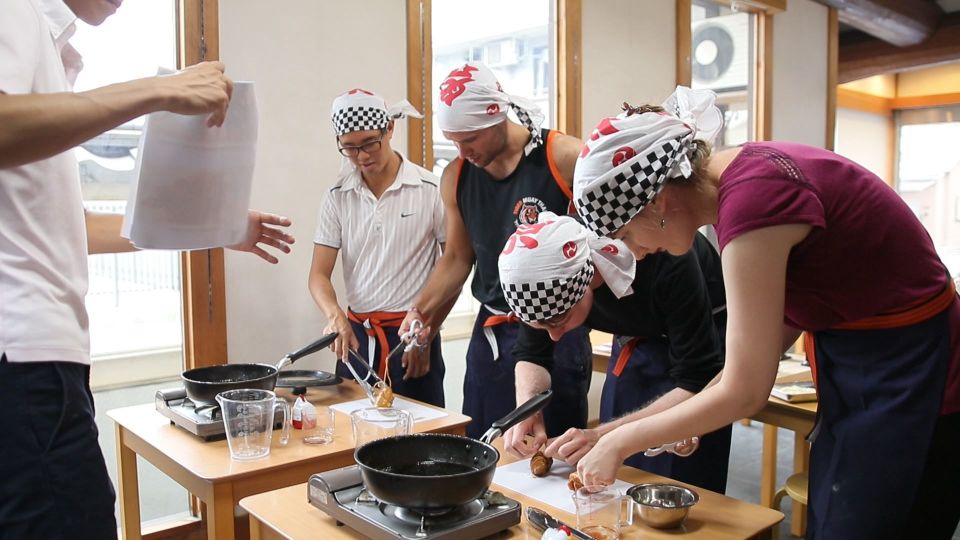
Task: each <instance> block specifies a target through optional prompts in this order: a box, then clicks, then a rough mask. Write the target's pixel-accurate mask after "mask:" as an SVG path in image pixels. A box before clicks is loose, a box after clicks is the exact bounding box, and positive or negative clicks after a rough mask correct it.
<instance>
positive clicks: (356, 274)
mask: <svg viewBox="0 0 960 540" xmlns="http://www.w3.org/2000/svg"><path fill="white" fill-rule="evenodd" d="M408 115H410V116H415V117H421V115H420V114H419V113H418V112H417V111H416V110H415V109H414V108H413V107H412V106H411V105H410V104H409V103H407V102H406V101H402V102H400V103H399V104H397V105H394V106H392V107H389V108H388V107H387V105H386V103H385V102H384V100H383V98H381V97H380V96H377V95H375V94H373V93H372V92H369V91H367V90H363V89H359V88H357V89H353V90H350V91H348V92H346V93H344V94H343V95H341V96H339V97H337V98H336V99H335V100H334V102H333V107H332V111H331V117H332V120H333V127H334V132H335V134H336V136H337V146H338V148H339V150H340V153H341V154H342V155H343V156H344V160H343V162H342V167H341V170H340V173H339V177H338V178H337V181H336V183H335V184H334V186H333V187H332V188H331V189H330V191H329V193H327V196H326V198H325V199H324V201H323V204H322V206H321V207H320V211H319V215H318V217H317V231H316V234H315V235H314V240H313V241H314V244H315V245H314V250H313V265H312V267H311V269H310V293H311V294H312V295H313V298H314V300H315V301H316V302H317V305H318V306H320V309H321V311H323V313H324V315H325V316H326V317H327V321H329V323H328V326H327V329H326V331H328V332H330V331H337V332H339V333H340V336H339V337H338V338H337V341H336V342H335V343H334V344H333V349H334V352H336V354H337V356H338V357H339V358H340V359H341V360H343V361H344V362H352V363H353V365H354V366H355V369H356V370H357V373H358V374H359V375H360V376H361V377H362V376H365V375H366V370H365V369H364V368H362V367H361V366H360V364H359V363H358V362H356V361H354V360H353V359H350V358H349V351H348V349H353V350H358V351H359V353H360V355H361V356H363V357H364V358H366V359H368V361H370V364H371V366H372V367H373V369H374V370H376V371H377V372H378V374H379V375H380V378H382V379H385V380H387V381H388V382H389V383H391V385H392V387H393V390H394V392H396V393H398V394H401V395H404V396H408V397H411V398H414V399H418V400H420V401H424V402H427V403H431V404H433V405H437V406H440V407H442V406H443V405H444V398H443V374H444V365H443V357H442V356H441V352H440V339H439V336H438V337H436V338H435V339H434V340H433V341H432V342H431V343H429V345H427V344H426V343H424V344H423V345H422V346H421V347H414V348H412V349H411V350H410V351H406V352H403V353H402V355H401V353H399V352H398V353H397V354H396V356H395V357H388V356H389V352H390V351H392V350H393V349H394V347H396V346H397V345H398V344H399V343H400V337H399V336H398V335H397V329H398V328H399V326H400V322H401V321H402V320H403V317H404V315H406V312H407V310H408V309H410V307H411V305H412V302H413V299H414V298H415V297H416V295H417V294H419V292H420V289H421V288H422V287H423V284H424V282H425V281H426V279H427V276H428V275H429V274H430V271H431V270H432V269H433V265H434V263H435V262H436V260H437V259H438V258H439V256H440V250H441V248H442V246H443V243H444V241H445V234H446V232H445V227H444V221H443V204H442V203H441V201H440V190H439V189H438V184H439V182H438V179H437V177H436V176H435V175H434V174H433V173H431V172H430V171H427V170H426V169H424V168H422V167H418V166H417V165H415V164H413V163H411V162H409V161H407V160H406V159H405V158H404V157H403V156H401V155H400V154H399V153H398V152H396V151H394V150H393V148H392V147H391V145H390V142H391V140H392V138H393V133H394V121H395V120H397V119H399V118H403V117H405V116H408ZM338 253H341V254H342V259H343V275H344V281H345V283H346V289H347V305H348V306H349V308H348V309H347V310H346V312H344V310H343V309H342V308H341V307H340V304H339V302H338V300H337V295H336V292H335V291H334V289H333V285H332V284H331V282H330V276H331V274H332V273H333V268H334V266H335V264H336V261H337V254H338ZM451 306H452V304H451V305H449V306H446V309H447V310H448V311H449V308H450V307H451ZM428 330H429V329H428ZM363 338H366V339H363ZM424 341H426V340H424ZM337 371H338V372H339V373H340V374H341V375H343V376H346V377H349V376H351V375H350V373H349V371H348V370H347V369H346V366H342V365H338V367H337Z"/></svg>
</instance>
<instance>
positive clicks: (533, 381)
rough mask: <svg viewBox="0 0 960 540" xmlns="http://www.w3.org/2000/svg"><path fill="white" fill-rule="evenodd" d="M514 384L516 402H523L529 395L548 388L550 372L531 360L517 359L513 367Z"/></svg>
mask: <svg viewBox="0 0 960 540" xmlns="http://www.w3.org/2000/svg"><path fill="white" fill-rule="evenodd" d="M513 373H514V380H515V385H516V394H517V403H523V402H524V401H526V400H528V399H530V398H531V397H533V396H535V395H537V394H539V393H540V392H543V391H544V390H547V389H549V388H550V386H551V384H553V383H552V380H551V378H550V372H549V371H547V370H546V369H545V368H544V367H543V366H539V365H537V364H534V363H533V362H525V361H522V360H521V361H518V362H517V365H516V367H514V368H513Z"/></svg>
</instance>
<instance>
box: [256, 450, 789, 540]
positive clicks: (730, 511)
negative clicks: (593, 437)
mask: <svg viewBox="0 0 960 540" xmlns="http://www.w3.org/2000/svg"><path fill="white" fill-rule="evenodd" d="M494 446H496V447H497V448H500V449H502V448H503V446H502V443H501V442H500V441H497V442H495V443H494ZM515 460H516V458H514V457H512V456H510V455H509V454H506V453H503V452H502V453H501V458H500V465H505V464H508V463H511V462H513V461H515ZM618 477H619V478H620V479H621V480H624V481H626V482H629V483H631V484H639V483H645V482H672V481H671V480H669V479H667V478H664V477H662V476H657V475H655V474H651V473H648V472H645V471H641V470H639V469H634V468H633V467H626V466H624V467H622V468H621V469H620V474H619V475H618ZM691 487H692V486H691ZM492 489H495V490H497V491H501V492H502V493H503V494H504V495H506V496H508V497H510V498H513V499H516V500H517V501H520V504H521V505H522V506H523V508H524V509H526V507H527V506H537V507H539V508H543V509H544V510H546V511H547V512H549V513H550V514H551V515H553V516H554V517H556V518H558V519H560V520H562V521H566V522H567V523H576V521H577V518H576V516H575V515H573V514H570V513H567V512H565V511H563V510H560V509H557V508H554V507H551V506H548V505H546V504H544V503H542V502H539V501H536V500H533V499H530V498H528V497H526V496H524V495H523V494H522V493H517V492H515V491H511V490H509V489H505V488H503V487H501V486H498V485H496V484H493V486H492ZM694 489H695V490H696V491H697V493H698V494H699V495H700V502H699V503H697V505H696V506H694V507H693V508H691V509H690V514H689V515H688V516H687V520H686V521H685V522H684V525H683V529H673V530H657V529H653V528H650V527H647V526H646V525H644V524H642V523H640V522H639V519H637V518H636V516H635V518H634V525H633V526H632V527H628V528H625V529H624V530H623V537H624V538H644V539H645V540H647V539H649V540H656V539H669V538H676V537H677V535H678V533H681V534H682V535H683V537H684V538H685V539H691V540H695V539H701V538H702V539H710V540H722V539H734V538H740V539H742V538H756V539H765V538H770V537H771V534H772V530H773V527H774V526H775V525H776V524H777V523H780V521H781V520H783V514H781V513H780V512H777V511H775V510H771V509H769V508H764V507H762V506H757V505H755V504H751V503H747V502H743V501H738V500H736V499H731V498H730V497H725V496H723V495H720V494H718V493H713V492H711V491H707V490H705V489H701V488H694ZM240 506H241V507H242V508H243V509H244V510H246V511H247V512H249V513H250V538H251V540H266V539H275V538H284V539H294V540H296V539H300V538H304V539H307V538H324V539H334V538H345V539H360V538H364V536H363V535H361V534H360V533H358V532H356V531H354V530H353V529H351V528H349V527H338V526H337V525H336V521H335V520H334V519H333V518H331V517H330V516H328V515H327V514H325V513H324V512H323V511H322V510H320V509H318V508H316V507H314V506H312V505H311V504H310V503H309V502H308V501H307V485H306V484H300V485H296V486H290V487H286V488H282V489H278V490H275V491H271V492H268V493H260V494H258V495H253V496H251V497H247V498H245V499H243V500H242V501H240ZM520 519H521V521H520V524H518V525H515V526H513V527H511V528H510V529H508V530H507V531H505V532H503V533H499V534H497V535H494V536H493V538H497V539H501V538H525V539H530V540H534V539H539V538H540V536H541V533H540V532H538V531H537V530H536V529H535V528H534V527H533V526H532V525H530V524H529V523H528V522H527V518H526V514H525V513H524V514H523V515H522V517H521V518H520Z"/></svg>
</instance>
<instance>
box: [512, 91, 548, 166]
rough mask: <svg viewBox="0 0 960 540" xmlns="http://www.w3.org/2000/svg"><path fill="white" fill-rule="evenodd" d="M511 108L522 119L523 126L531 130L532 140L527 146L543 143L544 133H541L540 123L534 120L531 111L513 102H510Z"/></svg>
mask: <svg viewBox="0 0 960 540" xmlns="http://www.w3.org/2000/svg"><path fill="white" fill-rule="evenodd" d="M510 108H511V109H513V112H514V114H516V115H517V120H520V123H521V124H523V127H525V128H527V131H529V132H530V142H529V143H527V146H528V147H530V148H536V147H537V146H540V145H541V144H543V134H542V133H540V124H539V123H537V122H535V121H534V119H533V117H532V116H530V112H529V111H528V110H527V109H524V108H523V107H521V106H520V105H517V104H516V103H513V102H510ZM541 122H542V120H541ZM527 153H529V151H527Z"/></svg>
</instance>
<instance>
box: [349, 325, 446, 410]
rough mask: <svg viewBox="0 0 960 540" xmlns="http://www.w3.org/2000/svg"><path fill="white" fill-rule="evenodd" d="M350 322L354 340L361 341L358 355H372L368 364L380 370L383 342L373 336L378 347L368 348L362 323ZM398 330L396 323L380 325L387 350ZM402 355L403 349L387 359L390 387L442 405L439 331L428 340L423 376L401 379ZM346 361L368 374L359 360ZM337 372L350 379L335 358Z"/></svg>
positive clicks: (368, 357)
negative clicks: (385, 338) (355, 338)
mask: <svg viewBox="0 0 960 540" xmlns="http://www.w3.org/2000/svg"><path fill="white" fill-rule="evenodd" d="M350 326H351V327H352V328H353V333H354V334H355V335H356V336H357V341H358V342H359V343H360V346H359V347H358V349H357V352H358V353H360V356H362V357H363V358H366V359H367V361H370V360H371V359H372V363H371V364H370V365H371V367H373V369H374V370H376V371H380V354H381V351H380V347H382V345H381V344H380V342H379V341H377V340H374V342H375V343H376V349H377V350H375V351H369V350H368V349H369V344H368V343H367V329H366V328H365V327H364V326H363V324H361V323H358V322H356V321H350ZM399 330H400V329H399V328H396V327H389V326H384V327H383V331H384V334H385V335H386V337H387V343H388V345H389V347H388V348H387V351H388V352H389V351H392V350H393V348H394V347H396V346H397V345H398V344H399V343H400V336H399V335H398V333H397V332H398V331H399ZM402 356H403V352H402V350H401V351H398V352H397V354H396V355H394V357H393V358H391V359H390V366H389V367H390V387H391V388H392V389H393V392H394V393H395V394H399V395H401V396H404V397H408V398H411V399H416V400H418V401H422V402H424V403H429V404H430V405H436V406H437V407H443V406H444V399H443V375H444V372H445V371H446V369H445V368H444V365H443V353H442V351H441V350H440V334H437V336H436V337H435V338H433V341H432V342H431V343H430V372H429V373H427V374H426V375H424V376H423V377H420V378H417V379H408V380H406V381H405V380H403V372H404V371H405V368H404V367H403V365H402V361H401V358H402ZM349 362H351V363H352V364H353V368H354V369H356V370H357V374H358V375H360V376H361V377H363V376H364V375H366V374H367V370H366V368H364V367H363V366H361V365H360V363H359V362H357V361H356V360H354V359H352V358H351V359H350V360H349ZM337 375H340V376H341V377H344V378H345V379H351V380H352V379H353V375H352V374H351V373H350V370H349V369H347V366H345V365H343V363H342V362H337Z"/></svg>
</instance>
